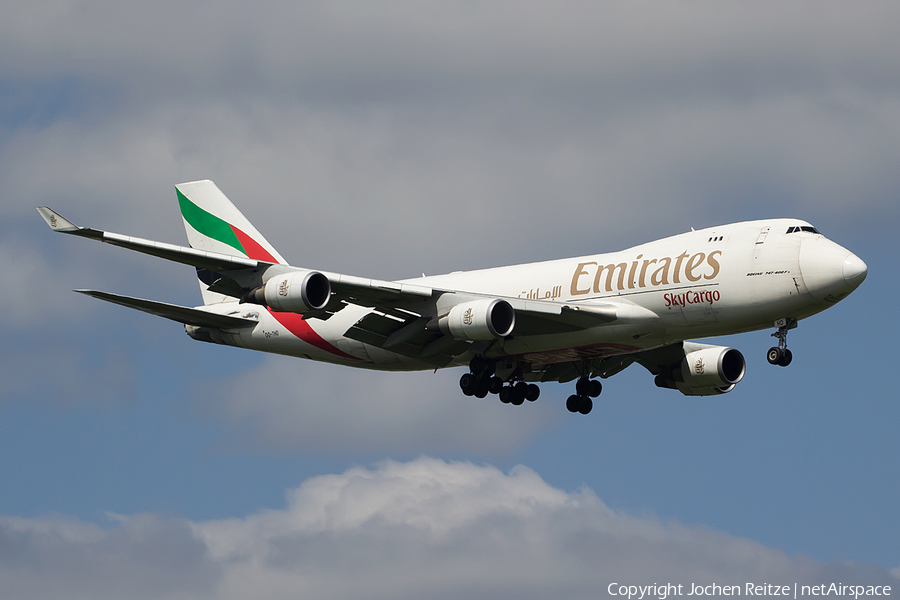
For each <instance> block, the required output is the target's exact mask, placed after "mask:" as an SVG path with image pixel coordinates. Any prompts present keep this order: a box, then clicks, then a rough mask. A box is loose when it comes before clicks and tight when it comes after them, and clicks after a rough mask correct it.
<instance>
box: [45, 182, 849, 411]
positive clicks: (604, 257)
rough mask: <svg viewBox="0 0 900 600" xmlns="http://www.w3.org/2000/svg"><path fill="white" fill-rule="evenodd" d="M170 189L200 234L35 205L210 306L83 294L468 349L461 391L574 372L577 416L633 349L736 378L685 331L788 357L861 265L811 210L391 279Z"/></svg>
mask: <svg viewBox="0 0 900 600" xmlns="http://www.w3.org/2000/svg"><path fill="white" fill-rule="evenodd" d="M175 189H176V196H177V199H178V204H179V207H180V209H181V216H182V218H183V221H184V228H185V231H186V233H187V238H188V242H189V244H190V247H183V246H177V245H173V244H167V243H162V242H155V241H151V240H145V239H141V238H135V237H130V236H125V235H121V234H117V233H111V232H107V231H102V230H98V229H92V228H87V227H79V226H77V225H75V224H73V223H72V222H71V221H69V220H67V219H65V218H64V217H62V216H61V215H60V214H59V213H56V212H55V211H53V210H52V209H50V208H48V207H46V206H43V207H40V208H38V212H39V213H40V214H41V216H42V217H43V218H44V220H45V221H46V222H47V224H48V225H49V226H50V228H51V229H52V230H54V231H58V232H61V233H66V234H70V235H76V236H80V237H86V238H89V239H93V240H97V241H101V242H105V243H108V244H112V245H114V246H121V247H123V248H128V249H130V250H135V251H138V252H142V253H145V254H150V255H153V256H157V257H159V258H163V259H166V260H170V261H174V262H177V263H182V264H186V265H189V266H192V267H195V269H196V272H197V278H198V281H199V285H200V291H201V295H202V298H203V305H202V306H196V307H186V306H178V305H173V304H168V303H164V302H159V301H155V300H145V299H141V298H133V297H129V296H122V295H119V294H113V293H110V292H103V291H97V290H86V289H79V290H75V291H76V292H79V293H82V294H86V295H88V296H92V297H94V298H98V299H100V300H105V301H108V302H112V303H114V304H119V305H122V306H126V307H128V308H133V309H137V310H140V311H144V312H147V313H150V314H153V315H157V316H160V317H165V318H167V319H170V320H173V321H176V322H179V323H182V324H183V325H184V328H185V330H186V332H187V334H188V335H189V336H190V337H191V338H193V339H195V340H200V341H204V342H211V343H215V344H225V345H229V346H236V347H239V348H248V349H252V350H259V351H263V352H273V353H277V354H284V355H288V356H294V357H299V358H306V359H311V360H317V361H325V362H330V363H337V364H341V365H347V366H351V367H359V368H365V369H375V370H384V371H414V370H426V369H428V370H430V369H439V368H446V367H460V366H466V365H468V371H467V372H465V373H464V374H463V375H462V376H461V378H460V381H459V385H460V388H461V389H462V392H463V393H464V394H466V395H468V396H476V397H478V398H484V397H486V396H487V395H488V394H496V395H498V396H499V399H500V400H501V402H503V403H506V404H513V405H521V404H523V403H524V402H525V401H526V400H528V401H535V400H537V398H538V396H539V395H540V387H539V386H538V385H537V383H539V382H551V381H555V382H560V383H566V382H571V381H573V380H575V381H576V384H575V393H574V394H572V395H570V396H569V397H568V399H567V400H566V408H567V409H568V410H569V411H570V412H573V413H581V414H585V415H586V414H588V413H590V412H591V409H592V407H593V400H592V399H593V398H597V397H598V396H599V395H600V393H601V391H602V383H601V381H600V380H601V379H606V378H608V377H611V376H613V375H615V374H617V373H619V372H621V371H622V370H624V369H625V368H627V367H628V366H630V365H632V364H633V363H638V364H640V365H642V366H643V367H644V368H645V369H647V370H648V371H649V372H650V374H651V375H653V376H654V381H655V383H656V385H657V386H659V387H662V388H671V389H675V390H678V391H680V392H681V393H682V394H684V395H688V396H707V395H716V394H724V393H727V392H730V391H731V390H733V389H734V387H735V385H736V384H738V383H739V382H740V381H741V379H742V378H743V377H744V373H745V371H746V362H745V360H744V357H743V355H742V354H741V352H740V351H739V350H737V349H735V348H730V347H725V346H715V345H710V344H702V343H697V342H692V341H689V340H690V339H699V338H709V337H715V336H721V335H728V334H735V333H742V332H748V331H757V330H762V329H767V328H771V327H775V328H776V331H775V332H774V333H772V336H773V337H775V338H777V340H778V343H777V345H775V346H773V347H772V348H771V349H769V351H768V353H767V360H768V362H769V363H771V364H773V365H780V366H787V365H789V364H790V363H791V360H792V354H791V351H790V350H789V349H788V348H787V334H788V331H790V330H791V329H793V328H795V327H797V323H798V321H800V320H801V319H805V318H807V317H809V316H812V315H814V314H816V313H819V312H821V311H823V310H825V309H826V308H829V307H831V306H833V305H834V304H836V303H837V302H839V301H840V300H843V299H844V298H846V297H847V296H848V295H849V294H850V293H851V292H852V291H853V290H855V289H856V288H857V287H858V286H859V285H860V284H861V283H862V282H863V280H864V279H865V278H866V275H867V267H866V264H865V263H864V262H863V261H862V260H860V259H859V258H858V257H857V256H856V255H854V254H853V253H852V252H850V251H849V250H846V249H845V248H842V247H841V246H839V245H838V244H836V243H834V242H832V241H831V240H829V239H828V238H826V237H825V236H824V235H822V234H821V233H819V232H818V231H817V230H816V229H815V228H814V227H813V226H812V225H810V224H809V223H807V222H805V221H801V220H798V219H770V220H761V221H747V222H741V223H732V224H728V225H721V226H718V227H711V228H707V229H701V230H697V231H694V230H693V229H692V230H691V231H690V232H687V233H682V234H680V235H675V236H672V237H667V238H664V239H660V240H656V241H652V242H648V243H645V244H641V245H639V246H634V247H632V248H628V249H627V250H622V251H620V252H614V253H608V254H597V255H592V256H582V257H576V258H566V259H557V260H548V261H544V262H537V263H530V264H521V265H514V266H506V267H497V268H489V269H481V270H474V271H457V272H453V273H449V274H446V275H436V276H425V275H424V274H423V276H422V277H416V278H413V279H405V280H400V281H381V280H376V279H367V278H363V277H356V276H350V275H343V274H339V273H330V272H327V271H322V270H313V269H309V268H304V267H294V266H291V265H289V264H288V263H287V261H285V260H284V258H282V256H281V255H280V254H279V253H278V251H277V250H275V248H274V247H273V246H272V245H271V244H270V243H269V242H268V241H267V240H266V239H265V238H264V237H263V236H262V234H260V233H259V231H257V230H256V228H255V227H254V226H253V225H252V224H251V223H250V221H248V220H247V218H246V217H244V215H243V214H242V213H241V212H240V211H239V210H238V209H237V207H235V205H234V204H232V203H231V201H230V200H229V199H228V198H227V197H226V196H225V194H224V193H222V191H221V190H219V188H218V187H217V186H216V184H215V183H213V182H212V181H209V180H203V181H193V182H189V183H181V184H177V185H176V186H175Z"/></svg>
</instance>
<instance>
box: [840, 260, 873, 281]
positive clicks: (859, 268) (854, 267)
mask: <svg viewBox="0 0 900 600" xmlns="http://www.w3.org/2000/svg"><path fill="white" fill-rule="evenodd" d="M843 272H844V281H846V282H847V284H848V285H849V286H850V287H852V288H853V289H856V288H857V287H859V284H861V283H862V282H863V281H864V280H865V279H866V275H867V274H868V272H869V268H868V267H867V266H866V263H864V262H863V261H862V260H861V259H860V258H859V257H858V256H856V255H855V254H851V255H850V256H848V257H847V258H846V259H845V260H844V268H843Z"/></svg>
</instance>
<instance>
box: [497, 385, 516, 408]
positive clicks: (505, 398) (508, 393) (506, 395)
mask: <svg viewBox="0 0 900 600" xmlns="http://www.w3.org/2000/svg"><path fill="white" fill-rule="evenodd" d="M512 397H513V389H512V388H511V387H509V386H508V385H507V386H504V387H503V388H502V389H501V390H500V402H502V403H503V404H509V403H510V401H511V400H512Z"/></svg>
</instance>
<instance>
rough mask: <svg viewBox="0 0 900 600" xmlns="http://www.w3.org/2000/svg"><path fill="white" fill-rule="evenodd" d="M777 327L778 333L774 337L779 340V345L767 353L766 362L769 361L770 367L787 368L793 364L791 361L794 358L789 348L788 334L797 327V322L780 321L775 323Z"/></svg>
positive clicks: (794, 320)
mask: <svg viewBox="0 0 900 600" xmlns="http://www.w3.org/2000/svg"><path fill="white" fill-rule="evenodd" d="M775 326H776V327H778V331H776V332H775V333H773V334H772V337H775V338H778V345H777V346H773V347H771V348H769V351H768V352H767V353H766V360H768V361H769V364H770V365H778V366H780V367H786V366H788V365H789V364H791V360H793V358H794V356H793V354H791V351H790V350H788V347H787V334H788V331H790V330H791V329H795V328H796V327H797V320H796V319H778V320H777V321H775Z"/></svg>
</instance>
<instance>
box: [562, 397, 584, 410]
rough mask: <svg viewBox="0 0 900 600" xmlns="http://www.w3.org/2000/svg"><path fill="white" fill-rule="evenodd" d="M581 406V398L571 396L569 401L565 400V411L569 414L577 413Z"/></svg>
mask: <svg viewBox="0 0 900 600" xmlns="http://www.w3.org/2000/svg"><path fill="white" fill-rule="evenodd" d="M580 406H581V396H576V395H574V394H573V395H571V396H569V399H568V400H566V409H568V411H569V412H570V413H576V412H578V409H579V407H580Z"/></svg>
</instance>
